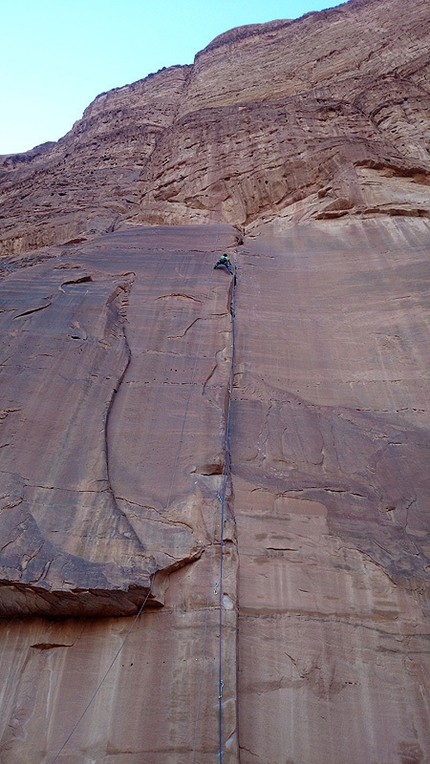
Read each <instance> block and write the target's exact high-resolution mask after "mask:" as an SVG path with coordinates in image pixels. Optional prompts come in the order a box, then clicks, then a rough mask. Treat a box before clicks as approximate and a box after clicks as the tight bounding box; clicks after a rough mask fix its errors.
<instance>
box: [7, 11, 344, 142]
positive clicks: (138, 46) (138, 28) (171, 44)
mask: <svg viewBox="0 0 430 764" xmlns="http://www.w3.org/2000/svg"><path fill="white" fill-rule="evenodd" d="M336 5H339V0H337V2H330V0H211V2H207V0H0V19H1V27H2V42H1V56H0V104H1V112H2V115H1V119H0V154H7V153H12V152H19V151H26V150H28V149H30V148H32V147H33V146H36V145H37V144H39V143H43V142H45V141H50V140H51V141H53V140H58V138H60V137H61V136H62V135H64V134H65V133H66V132H67V131H68V130H70V128H71V127H72V125H73V123H74V122H75V121H76V120H77V119H79V118H80V117H81V116H82V112H83V111H84V109H85V108H86V106H88V104H89V103H90V102H91V101H92V100H93V99H94V98H95V96H96V95H98V94H99V93H102V92H104V91H106V90H110V89H111V88H114V87H120V86H122V85H126V84H127V83H130V82H135V81H136V80H138V79H142V78H143V77H146V75H147V74H149V73H151V72H156V71H157V70H158V69H161V68H162V67H163V66H172V65H173V64H190V63H192V61H193V58H194V55H195V54H196V53H197V52H198V51H199V50H201V49H202V48H204V47H205V46H206V45H208V43H209V42H210V41H211V40H213V38H214V37H216V36H217V35H218V34H221V32H226V31H227V30H228V29H231V28H232V27H235V26H240V25H242V24H255V23H261V22H265V21H272V20H273V19H283V18H298V17H299V16H302V15H303V14H304V13H307V12H309V11H319V10H322V9H324V8H332V7H334V6H336Z"/></svg>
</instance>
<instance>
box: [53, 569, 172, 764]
mask: <svg viewBox="0 0 430 764" xmlns="http://www.w3.org/2000/svg"><path fill="white" fill-rule="evenodd" d="M156 572H157V567H155V570H154V572H153V574H152V581H151V583H150V585H149V589H148V593H147V595H146V597H145V599H144V600H143V602H142V604H141V606H140V608H139V610H138V611H137V613H136V616H135V618H134V620H133V623H132V624H131V626H130V628H129V630H128V632H127V634H126V635H125V637H124V639H123V641H122V643H121V645H120V646H119V648H118V650H117V652H116V653H115V655H114V657H113V658H112V660H111V662H110V664H109V666H108V668H107V669H106V671H105V673H104V675H103V677H102V678H101V680H100V682H99V683H98V685H97V687H96V689H95V690H94V692H93V694H92V696H91V698H90V700H89V701H88V703H87V705H86V706H85V708H84V710H83V711H82V713H81V715H80V717H79V719H78V721H77V722H75V724H74V725H73V727H72V729H71V732H69V734H68V735H67V737H66V739H65V741H64V743H63V745H62V746H61V748H60V750H59V751H58V753H57V754H56V755H55V756H54V758H53V759H52V761H51V764H55V762H56V761H57V759H58V757H59V756H60V754H61V753H62V752H63V751H64V749H65V747H66V745H67V743H68V742H69V740H70V738H71V737H72V735H74V733H75V731H76V729H77V728H78V726H79V725H80V723H81V721H82V719H83V718H84V716H85V714H86V713H87V711H88V709H89V708H90V706H91V705H92V704H93V703H94V701H95V699H96V697H97V695H98V694H99V692H100V690H101V688H102V685H103V683H104V681H105V679H106V678H107V676H108V674H109V672H110V671H111V669H112V668H113V666H114V664H115V663H116V660H117V658H118V657H119V654H120V653H121V651H122V650H123V648H124V645H125V643H126V642H127V639H128V638H129V636H130V634H131V632H132V631H133V629H134V627H135V626H136V623H137V621H138V620H139V618H140V615H141V613H142V611H143V609H144V607H145V605H146V603H147V602H148V598H149V595H150V594H151V592H152V585H153V583H154V578H155V574H156Z"/></svg>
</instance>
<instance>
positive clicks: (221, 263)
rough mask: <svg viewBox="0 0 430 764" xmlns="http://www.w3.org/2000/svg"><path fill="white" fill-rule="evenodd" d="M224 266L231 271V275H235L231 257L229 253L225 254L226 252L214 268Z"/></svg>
mask: <svg viewBox="0 0 430 764" xmlns="http://www.w3.org/2000/svg"><path fill="white" fill-rule="evenodd" d="M222 266H224V267H225V268H227V270H228V272H229V273H231V275H232V276H233V274H234V271H233V266H232V264H231V262H230V258H229V256H228V255H225V254H224V255H221V257H220V259H219V260H218V262H216V263H215V265H214V269H215V268H222Z"/></svg>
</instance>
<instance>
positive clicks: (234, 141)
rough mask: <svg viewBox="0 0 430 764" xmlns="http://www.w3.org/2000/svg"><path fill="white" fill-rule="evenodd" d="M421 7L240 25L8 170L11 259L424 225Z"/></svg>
mask: <svg viewBox="0 0 430 764" xmlns="http://www.w3.org/2000/svg"><path fill="white" fill-rule="evenodd" d="M429 46H430V24H429V14H428V4H427V2H426V0H417V1H416V2H414V3H410V4H409V6H408V8H407V9H405V4H404V1H403V0H351V1H350V2H349V3H346V4H344V5H342V6H339V7H338V8H334V9H331V10H328V11H323V12H321V13H310V14H308V15H307V16H304V17H303V18H302V19H298V20H295V21H288V20H284V21H274V22H270V23H268V24H261V25H259V24H257V25H252V26H249V27H239V28H238V29H236V30H232V31H231V32H228V33H226V34H224V35H221V36H220V37H218V38H216V39H215V40H214V41H213V42H212V43H211V44H210V45H208V47H207V48H206V49H205V50H203V51H201V52H200V53H198V54H197V56H196V58H195V61H194V64H192V65H190V66H176V67H171V68H169V69H164V70H161V71H160V72H158V73H157V74H153V75H150V76H149V77H147V78H146V79H144V80H140V81H139V82H136V83H134V84H132V85H126V86H124V87H122V88H117V89H115V90H112V91H111V92H109V93H104V94H102V95H100V96H98V97H97V98H96V100H95V101H94V102H93V103H92V104H91V105H90V106H89V107H88V108H87V109H86V111H85V112H84V115H83V117H82V119H81V120H79V121H78V122H76V123H75V125H74V126H73V128H72V130H71V131H70V132H69V133H67V135H66V136H64V138H62V139H61V140H60V141H59V142H58V143H49V144H44V145H42V146H39V147H37V148H35V149H33V150H32V151H29V152H27V153H25V154H18V155H15V156H7V157H3V158H2V162H1V164H0V193H1V204H2V224H1V227H0V247H1V250H0V251H1V252H2V253H4V254H11V253H15V252H21V251H25V250H28V249H34V248H37V247H40V246H46V245H52V244H62V243H65V242H67V241H70V240H73V239H76V238H88V237H94V236H97V235H98V234H101V233H105V232H109V231H113V230H116V229H117V228H118V227H122V226H124V225H126V224H130V223H134V224H136V223H141V224H151V225H153V224H157V225H160V224H161V225H163V224H169V225H171V224H184V223H202V222H206V223H208V222H226V223H230V224H232V225H246V226H248V225H250V224H251V223H255V222H261V221H262V220H267V219H270V218H273V217H278V216H279V215H282V216H283V217H285V219H286V221H288V222H289V224H290V225H295V224H297V223H298V222H300V221H304V220H308V219H311V220H314V219H337V218H339V217H341V216H346V215H347V216H349V217H357V216H358V217H359V218H361V217H363V216H364V217H375V216H379V215H381V214H382V215H383V214H389V215H393V216H396V215H399V214H400V215H410V216H414V217H428V215H429V203H428V195H429V194H428V178H429V171H430V154H429V151H430V149H429V136H428V121H429V111H430V100H429V99H430V96H429V87H430V85H429V83H430V69H429V58H428V50H429Z"/></svg>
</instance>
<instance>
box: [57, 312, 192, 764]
mask: <svg viewBox="0 0 430 764" xmlns="http://www.w3.org/2000/svg"><path fill="white" fill-rule="evenodd" d="M202 334H203V324H202V327H201V329H200V332H199V341H198V346H197V351H196V356H195V359H194V365H193V370H192V374H191V380H190V382H189V391H188V398H187V402H186V406H185V411H184V416H183V420H182V427H181V431H180V435H179V441H178V446H177V450H176V455H175V460H174V464H173V470H172V477H171V480H170V488H169V494H168V498H167V502H166V510H167V509H168V508H169V506H170V500H171V496H172V489H173V483H174V480H175V476H176V470H177V467H178V461H179V454H180V451H181V446H182V440H183V436H184V430H185V422H186V419H187V415H188V409H189V405H190V400H191V393H192V389H193V385H194V378H195V374H196V369H197V363H198V357H199V353H200V346H201V341H202ZM156 572H157V567H156V568H155V570H154V573H153V574H152V581H151V583H150V587H149V590H148V593H147V595H146V597H145V599H144V601H143V603H142V605H141V606H140V608H139V610H138V612H137V614H136V616H135V618H134V620H133V623H132V624H131V626H130V628H129V630H128V632H127V634H126V635H125V637H124V640H123V642H122V644H121V646H120V647H119V649H118V651H117V653H116V654H115V656H114V658H113V659H112V661H111V663H110V664H109V666H108V668H107V670H106V671H105V673H104V675H103V677H102V679H101V680H100V682H99V684H98V685H97V687H96V689H95V691H94V693H93V695H92V696H91V698H90V700H89V701H88V703H87V705H86V707H85V708H84V710H83V711H82V714H81V715H80V717H79V719H78V720H77V722H75V724H74V725H73V727H72V730H71V731H70V733H69V734H68V736H67V738H66V739H65V741H64V743H63V745H62V746H61V748H60V750H59V751H58V753H57V754H56V755H55V757H54V758H53V759H52V761H51V762H50V764H55V762H56V761H57V759H58V757H59V756H60V754H61V753H62V752H63V750H64V749H65V747H66V745H67V743H68V742H69V740H70V739H71V737H72V736H73V735H74V733H75V731H76V729H77V727H78V726H79V724H80V723H81V721H82V719H83V718H84V716H85V714H86V713H87V711H88V709H89V708H90V706H91V705H92V703H93V702H94V700H95V699H96V697H97V695H98V693H99V692H100V690H101V688H102V685H103V684H104V682H105V680H106V678H107V676H108V674H109V672H110V671H111V669H112V668H113V666H114V664H115V662H116V660H117V658H118V657H119V654H120V653H121V651H122V649H123V647H124V645H125V643H126V641H127V639H128V637H129V636H130V634H131V632H132V631H133V629H134V627H135V625H136V623H137V621H138V620H139V617H140V615H141V613H142V611H143V609H144V607H145V605H146V603H147V601H148V599H149V596H150V594H151V593H152V585H153V583H154V578H155V574H156Z"/></svg>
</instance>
